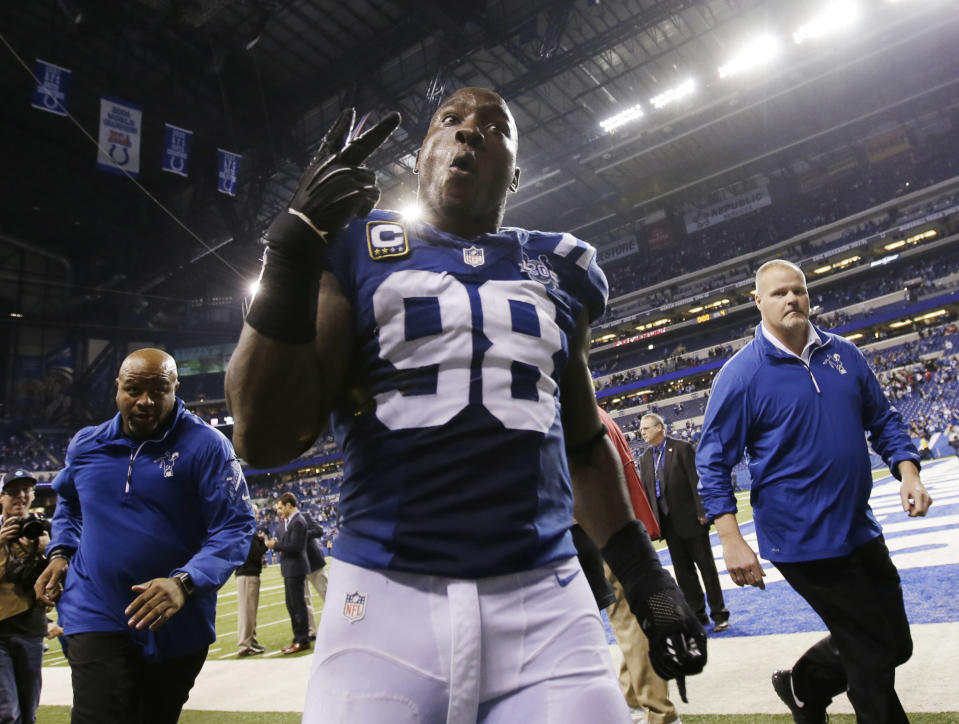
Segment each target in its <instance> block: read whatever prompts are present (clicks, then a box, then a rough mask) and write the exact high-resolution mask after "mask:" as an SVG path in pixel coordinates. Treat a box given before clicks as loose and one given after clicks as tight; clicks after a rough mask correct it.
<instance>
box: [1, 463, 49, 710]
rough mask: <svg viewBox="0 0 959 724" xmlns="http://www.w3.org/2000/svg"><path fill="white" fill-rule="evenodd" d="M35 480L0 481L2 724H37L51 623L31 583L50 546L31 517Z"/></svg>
mask: <svg viewBox="0 0 959 724" xmlns="http://www.w3.org/2000/svg"><path fill="white" fill-rule="evenodd" d="M36 484H37V480H36V478H34V477H33V476H32V475H30V473H28V472H26V471H23V470H17V471H15V472H12V473H7V474H6V475H4V476H3V479H2V481H0V504H2V506H3V517H2V519H0V721H4V722H7V721H11V722H22V723H23V724H33V722H34V721H35V719H34V717H35V716H36V712H37V705H38V704H39V703H40V664H41V662H42V660H43V637H44V635H45V634H46V632H47V621H46V616H45V615H44V614H45V612H44V608H43V606H40V605H37V599H36V596H34V593H33V583H34V581H35V580H36V578H37V576H38V575H39V574H40V571H42V570H43V566H44V565H45V560H44V557H43V553H44V549H45V548H46V546H47V543H48V542H49V541H50V538H49V536H48V535H47V532H46V529H45V527H44V522H45V521H44V520H43V519H42V518H39V517H37V516H35V515H30V514H29V513H28V511H29V510H30V505H31V504H32V503H33V491H34V487H35V486H36Z"/></svg>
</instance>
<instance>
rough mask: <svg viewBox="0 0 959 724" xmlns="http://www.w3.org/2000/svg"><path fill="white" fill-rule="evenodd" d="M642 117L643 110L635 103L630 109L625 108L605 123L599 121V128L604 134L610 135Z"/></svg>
mask: <svg viewBox="0 0 959 724" xmlns="http://www.w3.org/2000/svg"><path fill="white" fill-rule="evenodd" d="M642 117H643V109H642V108H641V107H640V105H639V104H638V103H637V104H636V105H635V106H633V107H632V108H627V109H626V110H625V111H620V112H619V113H617V114H616V115H615V116H610V117H609V118H607V119H606V120H605V121H600V122H599V125H600V127H601V128H602V129H603V130H604V131H606V133H612V132H613V131H615V130H616V129H617V128H619V127H620V126H624V125H626V124H627V123H631V122H632V121H635V120H636V119H638V118H642Z"/></svg>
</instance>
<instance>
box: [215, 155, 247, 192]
mask: <svg viewBox="0 0 959 724" xmlns="http://www.w3.org/2000/svg"><path fill="white" fill-rule="evenodd" d="M216 153H217V157H218V159H219V164H218V165H219V169H220V170H219V172H218V173H217V175H216V178H217V183H216V190H217V191H219V192H220V193H221V194H229V195H230V196H236V175H237V173H238V172H239V170H240V159H241V158H243V156H241V155H240V154H239V153H233V152H231V151H224V150H223V149H222V148H218V149H216Z"/></svg>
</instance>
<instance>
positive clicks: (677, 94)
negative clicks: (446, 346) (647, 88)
mask: <svg viewBox="0 0 959 724" xmlns="http://www.w3.org/2000/svg"><path fill="white" fill-rule="evenodd" d="M694 90H696V81H694V80H693V79H692V78H690V79H689V80H687V81H684V82H683V83H680V84H679V85H678V86H676V87H675V88H670V89H669V90H665V91H663V92H662V93H660V94H659V95H657V96H653V97H652V98H650V99H649V102H650V103H652V104H653V108H662V107H663V106H666V105H669V104H670V103H672V102H673V101H678V100H679V99H680V98H685V97H686V96H688V95H690V94H691V93H692V92H693V91H694Z"/></svg>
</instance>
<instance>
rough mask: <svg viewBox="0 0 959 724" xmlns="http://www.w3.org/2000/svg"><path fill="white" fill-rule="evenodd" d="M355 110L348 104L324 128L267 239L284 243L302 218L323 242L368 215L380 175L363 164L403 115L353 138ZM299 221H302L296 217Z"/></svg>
mask: <svg viewBox="0 0 959 724" xmlns="http://www.w3.org/2000/svg"><path fill="white" fill-rule="evenodd" d="M355 117H356V112H355V111H354V110H353V109H352V108H347V109H346V110H344V111H343V112H342V113H340V115H339V117H338V118H337V119H336V121H335V122H334V123H333V125H332V126H331V127H330V130H329V131H327V132H326V135H325V136H324V137H323V140H322V141H321V142H320V146H319V148H318V149H317V151H316V155H315V156H314V157H313V160H312V161H311V162H310V165H309V166H308V167H307V169H306V171H305V172H304V174H303V176H302V177H301V178H300V184H299V186H298V187H297V189H296V193H294V194H293V198H292V199H290V203H289V207H288V209H287V210H286V212H281V213H280V214H279V215H278V216H277V218H276V219H275V220H274V222H273V224H271V225H270V228H269V230H268V231H267V233H266V238H267V240H268V241H270V242H276V241H284V240H286V239H288V238H289V236H290V235H291V233H292V234H295V235H299V234H298V232H297V231H294V229H295V227H297V226H299V225H300V223H301V222H302V223H303V224H305V225H306V226H307V227H308V228H309V229H310V230H312V232H313V233H314V234H316V235H317V236H319V237H320V238H321V239H322V240H323V241H324V242H328V241H330V238H329V237H330V235H331V234H335V233H336V232H337V231H339V230H340V229H342V228H343V227H344V226H346V225H347V224H348V223H349V222H350V221H351V220H352V219H354V218H356V217H363V216H367V215H368V214H369V213H370V211H372V210H373V207H374V206H376V202H377V201H379V200H380V190H379V188H377V186H376V174H375V173H373V171H371V170H370V169H369V168H367V167H366V166H364V165H362V164H363V162H364V161H365V160H366V159H367V157H369V155H370V154H371V153H373V151H375V150H376V149H377V148H379V147H380V146H381V145H382V144H383V142H384V141H385V140H386V139H387V138H389V136H390V134H391V133H393V131H395V130H396V128H397V127H398V126H399V125H400V114H399V113H396V112H395V111H394V112H391V113H388V114H387V115H386V117H385V118H383V119H382V120H381V121H380V122H379V123H377V124H376V125H375V126H373V127H372V128H371V129H369V130H368V131H366V132H365V133H363V134H362V135H359V136H357V137H355V138H353V122H354V119H355ZM295 220H298V221H295Z"/></svg>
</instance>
